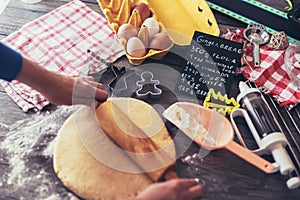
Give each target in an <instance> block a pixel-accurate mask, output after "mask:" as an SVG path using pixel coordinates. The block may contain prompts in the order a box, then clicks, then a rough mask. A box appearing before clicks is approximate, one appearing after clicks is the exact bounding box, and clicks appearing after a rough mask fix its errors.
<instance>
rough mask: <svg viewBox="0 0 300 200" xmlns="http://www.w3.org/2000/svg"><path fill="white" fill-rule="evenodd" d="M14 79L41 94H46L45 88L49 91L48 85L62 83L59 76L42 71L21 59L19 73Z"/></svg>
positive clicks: (41, 68)
mask: <svg viewBox="0 0 300 200" xmlns="http://www.w3.org/2000/svg"><path fill="white" fill-rule="evenodd" d="M61 76H62V75H61ZM15 79H16V80H18V81H20V82H22V83H25V84H27V85H29V86H31V87H32V88H34V89H36V90H38V91H41V92H46V91H47V87H48V88H49V89H50V88H51V85H49V84H52V85H53V84H60V83H59V82H60V81H62V77H61V78H60V75H59V74H57V73H55V72H51V71H48V70H46V69H44V68H43V67H41V66H39V64H38V63H36V62H34V61H31V60H29V59H28V58H23V63H22V68H21V71H20V73H19V74H18V76H17V77H16V78H15ZM49 92H50V91H49ZM52 92H54V91H52Z"/></svg>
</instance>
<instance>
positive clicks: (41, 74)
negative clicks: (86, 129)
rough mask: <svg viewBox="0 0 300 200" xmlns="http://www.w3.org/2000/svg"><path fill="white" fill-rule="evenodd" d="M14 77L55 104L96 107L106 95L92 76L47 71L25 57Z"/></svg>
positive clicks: (104, 99)
mask: <svg viewBox="0 0 300 200" xmlns="http://www.w3.org/2000/svg"><path fill="white" fill-rule="evenodd" d="M16 79H17V80H18V81H20V82H23V83H25V84H27V85H29V86H30V87H32V88H34V89H36V90H38V91H39V92H40V93H41V94H42V95H43V96H44V97H45V98H46V99H47V100H48V101H49V102H51V103H53V104H55V105H73V104H84V105H94V106H95V107H97V106H98V105H99V102H103V101H106V99H107V97H108V95H107V93H106V92H105V91H104V90H102V88H103V86H102V84H100V83H97V82H94V81H93V78H92V77H73V76H66V75H62V74H59V73H55V72H52V71H48V70H46V69H44V68H42V67H41V66H39V65H38V64H37V63H35V62H33V61H31V60H29V59H27V58H23V65H22V69H21V72H20V74H19V75H18V76H17V78H16Z"/></svg>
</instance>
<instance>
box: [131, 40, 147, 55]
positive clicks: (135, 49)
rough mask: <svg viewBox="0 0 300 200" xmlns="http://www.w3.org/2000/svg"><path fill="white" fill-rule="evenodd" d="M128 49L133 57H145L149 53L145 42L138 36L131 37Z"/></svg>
mask: <svg viewBox="0 0 300 200" xmlns="http://www.w3.org/2000/svg"><path fill="white" fill-rule="evenodd" d="M126 51H127V53H128V54H129V55H130V56H132V57H143V56H144V55H146V53H147V50H146V47H145V45H144V43H143V42H142V41H141V40H140V39H139V38H138V37H131V38H129V40H128V41H127V43H126Z"/></svg>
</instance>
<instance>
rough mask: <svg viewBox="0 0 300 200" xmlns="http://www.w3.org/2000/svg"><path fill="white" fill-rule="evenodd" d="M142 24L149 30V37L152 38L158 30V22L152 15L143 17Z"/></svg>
mask: <svg viewBox="0 0 300 200" xmlns="http://www.w3.org/2000/svg"><path fill="white" fill-rule="evenodd" d="M142 26H147V27H148V30H149V38H152V37H153V36H154V35H155V34H157V33H158V32H159V24H158V22H157V21H156V19H154V18H153V17H149V18H147V19H145V21H144V22H143V24H142Z"/></svg>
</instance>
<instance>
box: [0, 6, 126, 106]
mask: <svg viewBox="0 0 300 200" xmlns="http://www.w3.org/2000/svg"><path fill="white" fill-rule="evenodd" d="M2 42H3V43H5V44H6V45H8V46H10V47H11V48H13V49H16V50H18V51H19V52H21V53H22V55H24V56H26V57H28V58H30V59H32V60H35V61H36V62H38V63H39V64H40V65H41V66H43V67H45V68H47V69H49V70H51V71H55V72H58V73H62V74H66V75H84V74H87V72H88V71H89V69H88V64H89V63H88V62H89V59H88V55H87V49H90V50H92V51H93V52H96V53H97V54H98V55H99V56H100V57H101V58H102V59H105V60H106V61H107V62H113V61H115V60H116V59H117V58H119V57H121V56H122V55H124V50H123V48H122V46H121V45H120V44H119V43H118V42H117V40H116V38H115V35H114V33H113V31H112V29H111V28H110V27H109V25H108V23H107V20H106V19H105V18H104V17H103V16H101V15H100V14H98V13H96V12H95V11H93V10H91V9H90V8H89V7H87V6H86V5H85V4H84V3H82V2H80V1H71V2H70V3H68V4H65V5H63V6H61V7H59V8H57V9H55V10H53V11H52V12H50V13H47V14H46V15H44V16H42V17H40V18H38V19H36V20H35V21H32V22H30V23H28V24H26V25H24V26H23V27H22V28H21V29H20V30H19V31H16V32H14V33H12V34H10V35H9V36H8V37H6V38H5V39H4V40H3V41H2ZM105 67H106V65H105V64H102V65H99V66H98V68H97V70H98V71H100V70H101V69H103V68H105ZM94 72H95V71H94ZM0 83H1V85H2V87H3V88H4V89H5V90H6V92H7V94H8V95H9V96H10V97H11V98H12V99H13V100H14V101H15V102H16V103H17V104H18V105H19V106H20V107H21V109H22V110H23V111H24V112H27V111H28V110H30V109H33V108H35V109H39V110H40V109H42V108H43V107H44V106H46V105H48V104H49V102H48V101H47V100H46V99H45V98H44V97H43V96H42V95H41V94H40V93H39V92H37V91H35V90H33V89H32V88H30V87H29V86H27V85H25V84H22V83H20V82H18V81H12V82H6V81H3V80H0ZM62 87H63V85H62Z"/></svg>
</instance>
